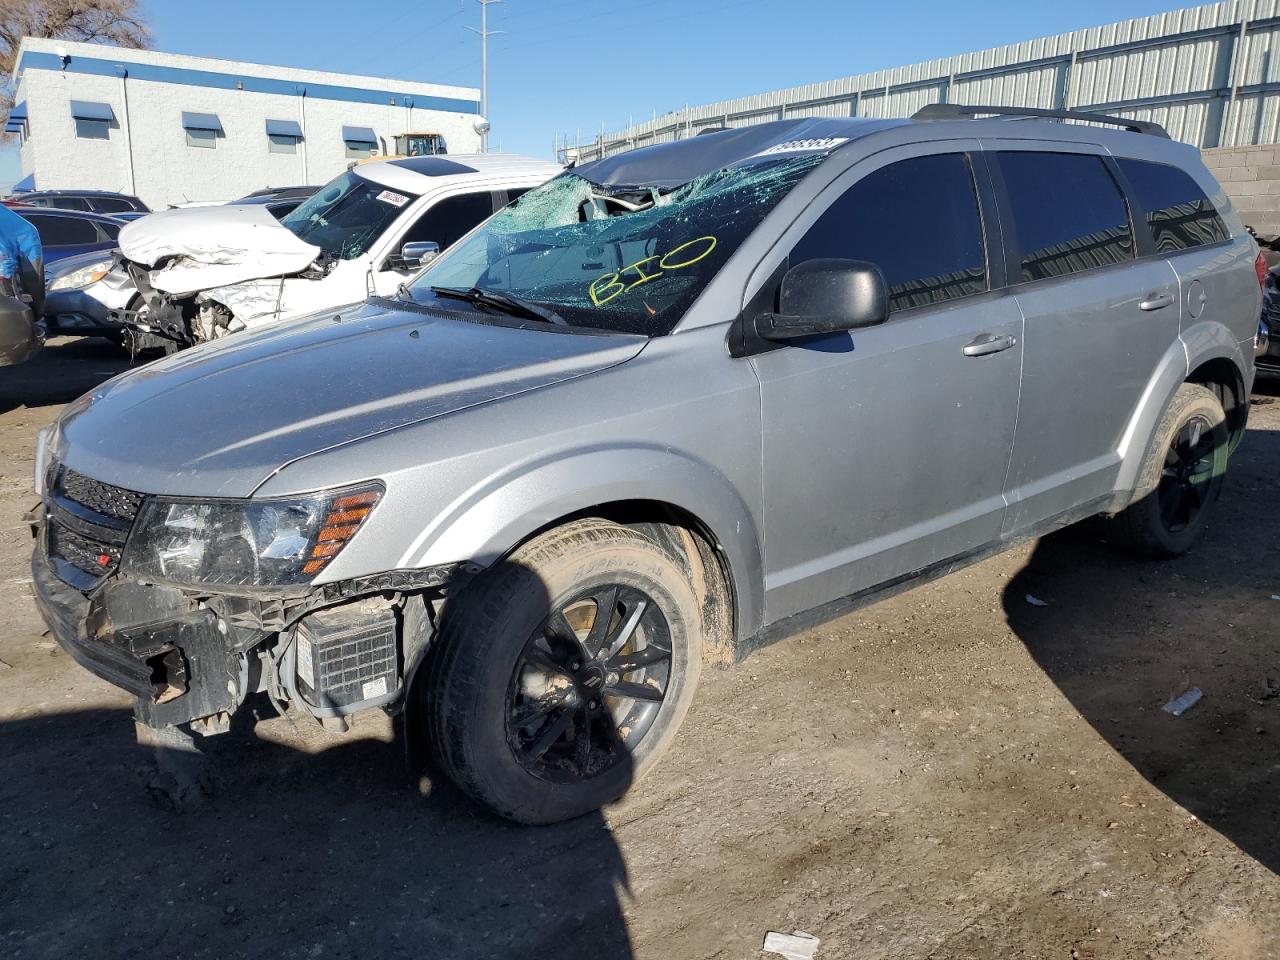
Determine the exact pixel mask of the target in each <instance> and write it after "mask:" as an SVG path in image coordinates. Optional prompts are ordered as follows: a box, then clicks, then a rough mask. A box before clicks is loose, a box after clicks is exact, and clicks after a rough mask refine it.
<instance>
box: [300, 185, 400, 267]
mask: <svg viewBox="0 0 1280 960" xmlns="http://www.w3.org/2000/svg"><path fill="white" fill-rule="evenodd" d="M416 199H418V198H417V197H416V196H414V195H413V194H411V193H404V192H403V191H399V190H391V189H388V188H387V187H384V186H382V184H380V183H373V182H372V181H370V180H366V179H364V178H363V177H358V176H356V174H355V172H354V171H352V170H348V171H347V172H346V173H344V174H343V175H342V176H340V177H337V178H335V179H333V180H330V181H329V182H328V183H326V184H325V185H324V186H323V187H321V188H320V191H319V192H318V193H315V194H313V195H312V196H310V197H309V198H308V199H307V200H306V202H305V203H302V204H300V205H299V206H298V207H297V209H295V210H294V211H293V212H292V213H290V214H289V215H288V216H286V217H285V218H284V219H283V220H281V221H280V222H281V224H283V225H284V226H285V227H288V228H289V230H290V231H292V232H293V235H294V236H296V237H297V238H298V239H299V240H305V241H306V242H307V243H313V244H315V245H316V246H317V247H319V248H320V249H321V250H323V251H324V252H325V254H326V255H328V256H330V257H334V258H336V259H338V260H352V259H354V258H355V257H358V256H360V255H361V254H362V253H364V252H365V251H366V250H368V249H369V247H370V246H372V245H373V242H374V241H375V240H377V239H378V237H380V236H381V235H382V231H384V230H385V229H386V228H387V226H388V225H389V224H390V223H391V221H393V220H394V219H395V218H396V217H398V216H400V214H401V212H402V211H403V210H404V208H405V206H406V205H408V204H409V203H412V202H413V201H414V200H416Z"/></svg>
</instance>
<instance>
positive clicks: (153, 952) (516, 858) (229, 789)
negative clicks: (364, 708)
mask: <svg viewBox="0 0 1280 960" xmlns="http://www.w3.org/2000/svg"><path fill="white" fill-rule="evenodd" d="M299 722H302V721H299ZM308 722H309V721H308ZM230 736H231V737H233V738H235V742H230V741H227V742H222V743H218V744H217V749H216V750H215V751H214V753H215V756H214V757H212V758H211V762H212V763H213V764H215V769H216V773H215V778H216V780H217V781H218V790H217V793H216V795H215V796H214V797H213V798H211V799H210V800H209V801H207V802H206V804H205V805H204V806H203V807H201V808H200V809H198V810H195V811H193V812H188V813H183V814H174V813H168V812H165V811H163V810H161V809H159V808H157V807H155V806H154V805H152V804H151V803H150V802H149V801H148V799H147V795H146V792H145V790H144V789H143V786H142V771H141V769H140V768H141V766H142V763H143V761H144V759H145V755H144V753H143V752H142V748H140V747H139V746H137V744H136V743H135V742H134V737H133V724H132V721H131V718H130V715H129V714H128V713H127V712H125V711H117V710H91V711H74V712H69V713H63V714H58V715H55V716H41V717H36V718H32V719H29V720H21V721H18V722H12V723H9V724H6V725H4V726H3V727H0V769H2V770H3V771H4V777H3V781H2V782H0V865H2V866H0V887H2V888H3V889H4V891H5V893H4V896H3V897H0V955H3V956H5V957H11V958H14V960H17V958H20V957H21V958H25V957H46V956H49V957H52V956H120V957H125V956H164V957H206V956H207V957H220V958H221V957H254V958H256V957H273V958H290V957H324V958H326V960H327V958H334V957H391V956H405V955H415V956H423V957H449V958H471V957H476V958H480V957H484V958H506V957H551V956H566V957H572V956H575V955H590V956H598V957H608V958H611V960H612V958H626V957H630V956H631V955H632V954H631V948H630V941H629V938H628V934H627V929H626V923H625V920H624V918H623V913H622V897H624V896H625V895H626V886H627V876H626V868H625V865H624V862H623V858H622V854H621V852H620V850H619V849H618V846H617V843H616V842H615V840H614V838H613V835H612V833H611V832H610V831H609V829H608V828H607V826H606V824H605V822H604V819H603V817H602V816H601V815H600V814H592V815H588V816H585V817H581V818H578V819H577V820H573V821H570V822H568V823H564V824H560V825H557V826H552V827H521V826H517V825H515V824H511V823H507V822H505V821H502V820H499V819H497V818H495V817H492V816H489V815H487V814H484V813H482V812H480V811H479V810H478V809H477V808H476V807H475V806H474V805H473V804H472V803H471V802H470V801H469V800H467V799H466V798H464V797H462V796H461V794H459V793H458V792H457V791H456V790H454V789H453V788H451V787H449V786H448V785H447V784H444V783H441V782H439V781H437V782H435V783H433V784H431V785H430V786H429V788H428V789H427V793H426V795H425V796H421V795H419V792H418V791H416V790H414V789H413V788H412V787H411V786H410V785H409V784H408V783H407V778H406V776H405V774H404V764H403V755H402V748H401V746H400V745H399V744H397V743H389V742H383V741H380V740H368V739H366V740H358V741H355V742H352V743H349V744H344V745H339V746H334V747H331V748H329V749H325V750H322V751H321V752H318V753H304V752H300V751H297V750H293V749H290V748H289V747H285V746H280V745H276V744H272V743H268V742H264V741H262V740H257V739H251V738H249V739H246V738H241V737H237V736H236V735H235V734H232V735H230Z"/></svg>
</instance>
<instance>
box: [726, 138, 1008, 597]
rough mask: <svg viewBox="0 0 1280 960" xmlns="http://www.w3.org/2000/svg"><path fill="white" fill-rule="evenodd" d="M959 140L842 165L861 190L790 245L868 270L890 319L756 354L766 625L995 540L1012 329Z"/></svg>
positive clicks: (831, 203) (971, 167)
mask: <svg viewBox="0 0 1280 960" xmlns="http://www.w3.org/2000/svg"><path fill="white" fill-rule="evenodd" d="M969 146H973V147H976V143H973V142H972V141H968V142H966V143H964V144H960V143H957V144H953V145H950V149H946V148H945V147H944V146H943V145H942V144H929V145H927V146H923V147H921V146H915V147H909V148H900V149H897V150H890V151H885V152H884V153H881V154H877V155H876V156H875V157H872V158H868V159H867V160H866V161H864V162H863V163H862V164H858V165H857V166H855V167H854V168H853V170H852V171H851V173H853V174H854V175H855V176H857V175H858V174H859V173H861V174H862V175H861V176H860V177H858V179H857V180H856V182H853V183H852V184H851V185H850V184H847V182H845V185H843V186H842V185H841V182H840V181H838V182H837V184H836V185H833V186H832V187H831V188H830V189H829V191H828V193H829V194H831V193H834V194H835V195H834V196H825V197H824V198H820V199H819V200H818V201H817V203H821V204H828V206H827V208H826V210H825V212H823V213H822V214H821V216H820V217H819V218H818V219H817V221H816V222H815V223H814V224H813V225H812V226H811V227H809V229H808V230H807V231H805V232H804V234H803V235H802V236H801V237H799V239H798V242H797V241H794V240H793V241H792V243H793V246H792V247H791V248H790V253H789V263H790V266H795V265H796V264H797V263H801V262H803V261H806V260H811V259H817V258H824V257H835V258H841V259H853V260H866V261H870V262H872V263H875V264H877V265H878V266H879V267H880V268H881V270H882V272H883V273H884V275H885V278H886V280H887V282H888V284H889V289H890V315H889V319H888V320H887V321H886V322H885V323H883V324H880V325H878V326H873V327H867V328H865V329H861V330H854V331H852V332H847V333H839V334H833V335H830V336H822V337H813V338H810V339H808V340H805V341H793V342H791V343H789V344H788V345H786V346H783V347H781V348H780V349H776V350H772V351H770V352H767V353H763V354H759V355H757V356H755V357H753V358H752V361H751V362H752V364H753V365H754V366H755V368H756V373H757V375H758V377H759V378H760V388H761V420H762V425H763V439H762V447H763V450H762V453H763V467H764V515H765V553H766V581H765V582H766V596H765V607H766V617H767V618H768V619H769V620H771V621H772V620H777V619H780V618H782V617H786V616H789V615H791V614H794V613H798V612H800V611H803V610H806V609H809V608H811V607H816V606H818V605H820V604H823V603H826V602H828V601H831V600H835V599H837V598H839V597H842V596H845V595H848V594H854V593H858V592H861V591H863V590H866V589H868V588H871V587H875V586H878V585H880V584H883V583H885V582H888V581H892V580H894V579H896V578H900V577H903V576H905V575H908V574H910V573H913V572H915V571H918V570H922V569H924V568H928V567H930V566H933V565H936V564H938V563H940V562H942V561H945V560H947V559H948V558H950V557H954V556H956V555H958V554H962V553H965V552H967V551H969V550H972V549H973V548H975V547H978V546H981V545H983V544H985V543H988V542H990V541H993V540H995V539H996V538H997V537H998V536H999V533H1000V526H1001V520H1002V518H1003V516H1004V500H1003V497H1002V488H1003V485H1004V480H1005V475H1006V471H1007V468H1008V463H1009V452H1010V449H1011V447H1012V444H1013V432H1014V421H1015V417H1016V414H1017V408H1018V376H1019V369H1020V358H1021V335H1022V317H1021V314H1019V312H1018V308H1017V305H1016V304H1015V303H1014V302H1013V298H1012V297H1009V296H1007V295H1005V294H1003V293H1002V292H1001V291H1000V290H999V289H998V288H999V286H1000V283H999V279H998V278H999V276H1000V270H999V268H1000V259H999V258H1000V254H999V247H998V243H996V242H993V241H994V238H995V237H996V236H997V235H996V234H994V233H993V232H992V231H991V230H989V229H986V227H989V226H990V223H989V222H988V223H984V220H983V217H982V210H981V208H980V205H979V200H978V190H979V188H981V189H982V192H983V194H984V195H989V184H988V181H987V179H986V174H985V168H984V167H983V165H982V160H981V156H980V155H978V156H977V157H976V160H975V158H974V156H973V155H972V154H971V153H970V152H969V150H968V149H967V148H968V147H969ZM989 248H990V249H991V251H992V252H991V254H990V256H989V255H988V249H989ZM992 257H994V258H995V267H996V269H995V271H994V275H995V276H994V278H993V271H992V269H991V268H990V264H989V260H990V259H991V258H992ZM766 289H767V288H766Z"/></svg>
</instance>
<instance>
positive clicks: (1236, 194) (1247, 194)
mask: <svg viewBox="0 0 1280 960" xmlns="http://www.w3.org/2000/svg"><path fill="white" fill-rule="evenodd" d="M1202 155H1203V157H1204V162H1205V166H1207V167H1208V168H1209V170H1210V171H1211V172H1212V173H1213V175H1214V176H1215V177H1217V178H1218V182H1219V183H1221V184H1222V189H1223V190H1225V191H1226V194H1227V196H1228V197H1230V198H1231V203H1232V204H1233V205H1234V206H1235V208H1236V212H1237V213H1239V214H1240V219H1242V220H1243V221H1244V222H1245V223H1247V224H1248V225H1249V226H1251V227H1253V228H1254V230H1256V231H1257V232H1258V233H1260V234H1266V233H1270V234H1280V146H1270V147H1269V146H1251V147H1222V148H1219V149H1215V150H1205V151H1202Z"/></svg>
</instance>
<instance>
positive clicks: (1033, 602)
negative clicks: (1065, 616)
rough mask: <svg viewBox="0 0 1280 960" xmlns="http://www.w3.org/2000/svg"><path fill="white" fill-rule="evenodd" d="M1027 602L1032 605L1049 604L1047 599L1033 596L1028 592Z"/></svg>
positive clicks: (1044, 605) (1041, 605)
mask: <svg viewBox="0 0 1280 960" xmlns="http://www.w3.org/2000/svg"><path fill="white" fill-rule="evenodd" d="M1027 603H1029V604H1031V605H1032V606H1033V607H1047V606H1048V605H1049V601H1048V600H1041V599H1040V598H1039V597H1033V596H1032V595H1031V594H1029V593H1028V594H1027Z"/></svg>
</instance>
